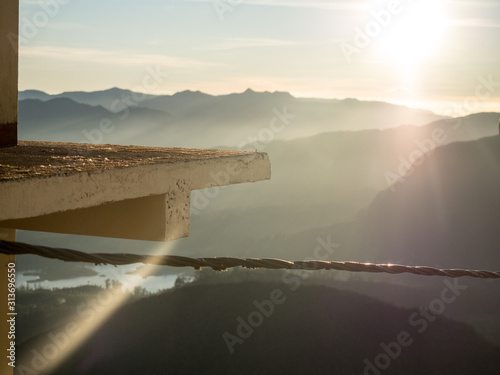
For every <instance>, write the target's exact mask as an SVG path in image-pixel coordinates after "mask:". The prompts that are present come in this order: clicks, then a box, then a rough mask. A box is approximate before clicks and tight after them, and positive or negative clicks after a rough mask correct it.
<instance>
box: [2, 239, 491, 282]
mask: <svg viewBox="0 0 500 375" xmlns="http://www.w3.org/2000/svg"><path fill="white" fill-rule="evenodd" d="M0 253H2V254H8V255H25V254H32V255H39V256H42V257H45V258H51V259H59V260H63V261H66V262H87V263H94V264H112V265H115V266H116V265H125V264H133V263H144V264H153V265H160V266H170V267H193V268H194V269H197V270H199V269H201V268H203V267H210V268H212V269H213V270H215V271H223V270H226V269H228V268H232V267H238V266H240V267H244V268H266V269H288V270H337V271H349V272H378V273H380V272H384V273H390V274H400V273H411V274H414V275H421V276H447V277H463V276H470V277H477V278H482V279H499V278H500V271H497V272H494V271H484V270H464V269H438V268H434V267H423V266H404V265H400V264H374V263H359V262H340V261H331V262H327V261H320V260H301V261H287V260H282V259H272V258H263V259H261V258H231V257H215V258H188V257H183V256H179V255H137V254H125V253H118V254H105V253H91V254H89V253H84V252H82V251H77V250H70V249H57V248H51V247H46V246H35V245H30V244H26V243H21V242H11V241H2V240H0Z"/></svg>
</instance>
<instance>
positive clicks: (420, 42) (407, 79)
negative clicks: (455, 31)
mask: <svg viewBox="0 0 500 375" xmlns="http://www.w3.org/2000/svg"><path fill="white" fill-rule="evenodd" d="M446 23H447V18H446V12H445V10H444V7H443V4H442V2H441V1H437V0H435V1H429V0H421V1H418V2H414V3H412V4H409V5H407V7H405V8H403V10H402V11H401V13H400V14H397V15H394V20H393V23H392V24H391V25H389V27H388V28H387V29H386V30H385V32H384V34H383V35H381V37H380V40H379V47H380V52H381V54H382V56H383V59H384V60H385V61H386V62H387V63H388V64H391V65H396V66H397V69H398V71H399V73H400V77H399V78H400V80H401V81H402V83H403V82H404V83H405V84H406V85H409V86H410V87H411V86H412V84H413V83H414V82H415V80H416V79H417V77H418V71H419V68H420V67H421V65H422V64H423V63H425V62H428V61H430V60H432V59H433V58H435V57H436V56H437V55H438V54H439V51H440V48H441V47H442V42H443V39H444V34H445V29H446Z"/></svg>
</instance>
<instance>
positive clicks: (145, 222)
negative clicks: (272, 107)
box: [0, 142, 271, 241]
mask: <svg viewBox="0 0 500 375" xmlns="http://www.w3.org/2000/svg"><path fill="white" fill-rule="evenodd" d="M270 177H271V166H270V162H269V158H268V156H267V154H265V153H259V152H243V151H222V150H196V149H183V148H157V147H142V146H117V145H89V144H75V143H49V142H19V144H18V145H17V146H12V147H4V148H0V207H1V210H0V227H4V228H15V229H27V230H39V231H48V232H57V233H71V234H84V235H95V236H104V237H118V238H128V239H143V240H153V241H168V240H172V239H176V238H180V237H185V236H187V235H188V234H189V203H190V195H191V191H192V190H196V189H203V188H208V187H213V186H222V185H230V184H236V183H243V182H255V181H261V180H267V179H270Z"/></svg>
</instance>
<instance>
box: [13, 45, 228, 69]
mask: <svg viewBox="0 0 500 375" xmlns="http://www.w3.org/2000/svg"><path fill="white" fill-rule="evenodd" d="M20 55H21V57H23V58H36V59H40V58H43V59H50V60H56V61H57V62H58V63H62V62H78V63H82V62H88V63H96V64H108V65H115V66H123V65H128V66H145V65H151V64H154V65H161V66H165V67H170V68H200V67H206V66H222V64H219V63H211V62H207V61H201V60H194V59H188V58H184V57H177V56H167V55H161V54H142V53H131V52H127V51H104V50H98V49H89V48H70V47H57V46H22V48H21V49H20Z"/></svg>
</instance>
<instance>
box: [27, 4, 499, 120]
mask: <svg viewBox="0 0 500 375" xmlns="http://www.w3.org/2000/svg"><path fill="white" fill-rule="evenodd" d="M19 36H20V38H19V43H20V55H19V59H20V60H19V61H20V73H19V74H20V77H19V80H20V82H19V85H20V87H19V88H20V90H26V89H37V90H42V91H45V92H48V93H51V94H56V93H60V92H63V91H95V90H104V89H108V88H111V87H120V88H124V89H131V90H135V91H141V92H148V93H150V94H157V95H160V94H173V93H175V92H179V91H184V90H193V91H196V90H200V91H202V92H206V93H210V94H216V95H217V94H228V93H233V92H243V91H245V90H246V89H247V88H251V89H253V90H255V91H288V92H290V93H292V94H293V95H294V96H297V97H320V98H339V99H342V98H346V97H355V98H359V99H363V100H383V101H389V102H393V103H401V104H407V105H410V106H415V107H422V108H428V109H431V110H434V111H436V112H439V113H443V114H449V115H463V114H465V113H473V112H480V111H485V110H496V111H500V64H499V62H500V48H498V41H500V1H497V0H474V1H473V0H471V1H458V0H457V1H455V0H449V1H444V0H430V1H429V0H413V1H411V0H386V1H378V0H377V1H362V0H331V1H326V0H20V32H19Z"/></svg>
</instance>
